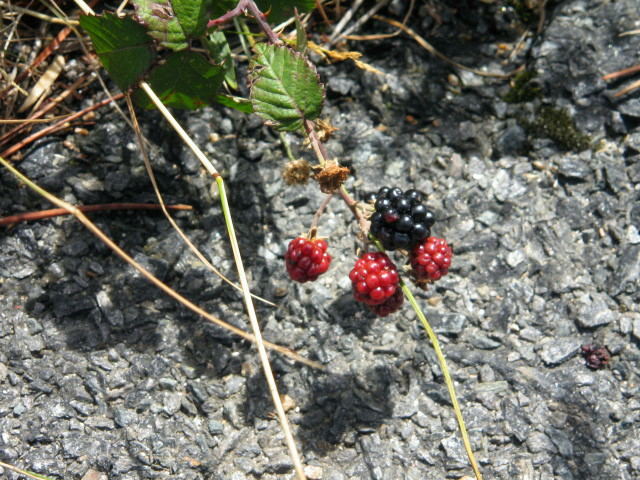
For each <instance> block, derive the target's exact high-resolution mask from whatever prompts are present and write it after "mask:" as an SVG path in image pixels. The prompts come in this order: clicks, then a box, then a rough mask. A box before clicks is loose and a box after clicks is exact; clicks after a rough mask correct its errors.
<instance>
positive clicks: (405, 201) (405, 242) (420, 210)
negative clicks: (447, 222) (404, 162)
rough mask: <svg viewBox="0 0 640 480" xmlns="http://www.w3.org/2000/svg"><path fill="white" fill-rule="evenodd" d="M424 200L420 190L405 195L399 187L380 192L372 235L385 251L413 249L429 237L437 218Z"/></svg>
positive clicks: (377, 197)
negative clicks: (423, 202)
mask: <svg viewBox="0 0 640 480" xmlns="http://www.w3.org/2000/svg"><path fill="white" fill-rule="evenodd" d="M368 198H369V200H373V198H371V197H368ZM422 200H423V199H422V194H421V193H420V192H419V191H417V190H407V191H406V192H403V191H402V190H400V189H399V188H397V187H396V188H390V187H382V188H381V189H380V190H378V193H377V194H376V197H375V202H374V208H375V213H374V214H373V215H372V216H371V233H372V234H373V235H375V236H376V238H377V239H378V240H380V243H382V246H383V247H384V248H385V249H387V250H396V249H398V248H413V247H414V246H415V245H416V244H417V243H418V242H420V241H422V240H423V239H425V238H427V237H428V236H429V233H430V230H431V227H432V226H433V223H434V222H435V217H434V215H433V212H432V211H431V210H429V209H428V208H427V207H426V206H425V205H423V204H422Z"/></svg>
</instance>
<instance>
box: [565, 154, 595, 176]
mask: <svg viewBox="0 0 640 480" xmlns="http://www.w3.org/2000/svg"><path fill="white" fill-rule="evenodd" d="M558 173H560V174H561V175H563V176H565V177H568V178H573V179H578V180H586V179H587V178H588V177H589V175H591V173H592V170H591V167H590V166H589V165H588V164H587V163H586V162H585V161H583V160H581V159H580V158H578V157H574V156H565V157H562V158H561V159H559V160H558Z"/></svg>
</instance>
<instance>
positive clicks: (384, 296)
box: [349, 252, 403, 316]
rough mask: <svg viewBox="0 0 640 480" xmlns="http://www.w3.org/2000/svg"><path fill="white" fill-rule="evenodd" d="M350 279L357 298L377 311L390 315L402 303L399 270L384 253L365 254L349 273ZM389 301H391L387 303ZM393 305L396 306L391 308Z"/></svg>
mask: <svg viewBox="0 0 640 480" xmlns="http://www.w3.org/2000/svg"><path fill="white" fill-rule="evenodd" d="M349 279H351V285H352V286H353V296H354V297H355V299H356V300H357V301H358V302H363V303H365V304H367V305H368V306H369V307H373V308H372V310H373V311H374V312H376V313H378V312H386V313H385V315H388V314H389V313H391V311H395V310H397V309H398V308H399V307H400V305H401V304H402V298H403V297H402V292H400V289H399V288H398V282H399V281H400V276H399V275H398V270H397V269H396V266H395V265H394V264H393V262H392V261H391V260H390V259H389V257H388V256H387V255H386V254H384V253H381V252H370V253H365V254H363V255H362V256H361V257H360V258H359V259H358V260H357V261H356V264H355V265H354V267H353V269H352V270H351V273H349ZM397 292H400V295H399V297H398V295H396V294H397ZM398 298H399V302H400V303H398ZM387 302H390V303H389V304H387ZM391 306H395V307H396V308H395V309H391V310H390V308H389V307H391ZM387 310H389V311H387ZM382 316H384V315H382Z"/></svg>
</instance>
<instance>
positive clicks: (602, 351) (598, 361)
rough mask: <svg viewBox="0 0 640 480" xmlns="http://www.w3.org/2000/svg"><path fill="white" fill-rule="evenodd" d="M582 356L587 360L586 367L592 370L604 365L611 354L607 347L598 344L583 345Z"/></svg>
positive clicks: (608, 360)
mask: <svg viewBox="0 0 640 480" xmlns="http://www.w3.org/2000/svg"><path fill="white" fill-rule="evenodd" d="M582 356H583V357H584V359H585V360H586V362H587V367H589V368H593V369H594V370H598V369H600V368H604V367H606V366H607V365H608V364H609V362H610V361H611V354H610V353H609V350H608V349H607V347H600V346H598V345H591V344H589V345H583V346H582Z"/></svg>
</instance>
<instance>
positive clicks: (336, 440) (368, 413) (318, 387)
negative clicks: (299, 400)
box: [297, 366, 393, 454]
mask: <svg viewBox="0 0 640 480" xmlns="http://www.w3.org/2000/svg"><path fill="white" fill-rule="evenodd" d="M392 380H393V379H392V375H391V372H390V370H389V369H388V368H387V367H386V366H380V367H376V368H373V369H371V370H368V371H367V372H365V374H364V376H363V377H360V376H356V375H353V374H346V375H327V376H324V377H323V378H319V379H318V380H317V381H316V382H315V383H313V384H312V385H311V392H310V394H309V401H308V403H307V404H306V405H304V406H303V407H302V408H301V412H302V414H303V417H302V419H301V421H300V424H299V428H298V432H297V434H298V436H299V437H300V439H301V440H302V442H303V444H304V448H305V449H311V450H314V451H315V452H318V453H320V454H325V453H328V452H329V451H331V450H334V449H335V448H338V447H339V446H340V445H341V444H343V443H344V442H347V443H352V442H351V441H350V437H351V436H352V435H355V434H356V433H370V432H373V431H375V430H376V429H377V428H378V427H379V426H380V425H382V424H383V423H384V422H385V421H386V420H387V419H388V418H390V417H391V415H392V412H393V403H392V402H391V399H390V395H391V393H390V385H391V382H392Z"/></svg>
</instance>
